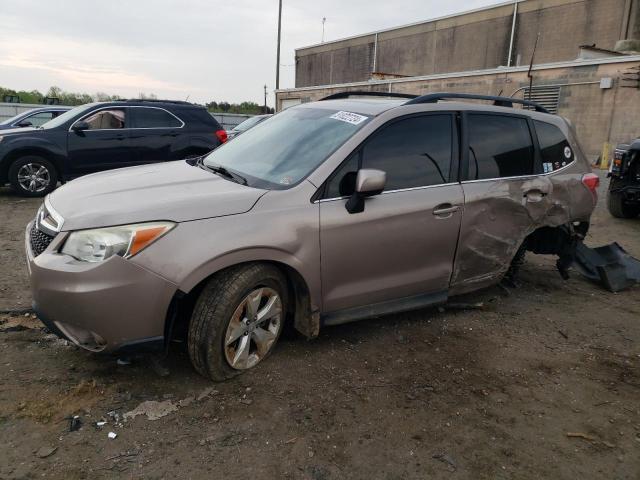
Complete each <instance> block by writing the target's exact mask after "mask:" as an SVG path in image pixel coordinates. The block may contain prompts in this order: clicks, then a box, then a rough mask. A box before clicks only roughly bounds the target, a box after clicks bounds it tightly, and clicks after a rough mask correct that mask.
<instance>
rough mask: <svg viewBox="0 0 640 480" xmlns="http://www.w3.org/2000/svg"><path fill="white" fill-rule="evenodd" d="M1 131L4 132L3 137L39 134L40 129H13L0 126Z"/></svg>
mask: <svg viewBox="0 0 640 480" xmlns="http://www.w3.org/2000/svg"><path fill="white" fill-rule="evenodd" d="M0 131H1V132H2V136H3V137H4V136H5V135H12V134H14V133H33V132H37V131H38V129H37V128H35V127H17V128H16V127H12V126H11V125H0Z"/></svg>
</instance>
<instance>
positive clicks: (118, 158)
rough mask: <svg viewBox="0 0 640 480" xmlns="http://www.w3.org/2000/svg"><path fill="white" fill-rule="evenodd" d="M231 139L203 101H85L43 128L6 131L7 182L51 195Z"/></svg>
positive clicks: (2, 136)
mask: <svg viewBox="0 0 640 480" xmlns="http://www.w3.org/2000/svg"><path fill="white" fill-rule="evenodd" d="M226 140H227V134H226V132H225V131H224V129H223V128H222V127H221V126H220V124H219V123H218V122H217V121H216V120H215V119H214V118H213V117H212V116H211V115H210V114H209V113H208V112H207V110H206V109H205V108H204V107H202V106H200V105H194V104H192V103H188V102H179V101H164V100H162V101H161V100H155V101H149V100H121V101H117V102H101V103H91V104H87V105H82V106H79V107H76V108H74V109H72V110H69V111H68V112H66V113H63V114H62V115H60V116H59V117H57V118H54V119H53V120H51V121H49V122H47V123H45V124H44V125H42V126H40V127H36V128H20V129H14V130H4V131H2V132H0V185H4V184H6V183H9V184H11V186H12V187H13V189H14V190H15V191H16V192H18V193H20V194H22V195H25V196H30V197H38V196H44V195H46V194H47V193H48V192H50V191H51V190H53V189H54V188H55V187H56V185H57V183H58V181H62V182H65V181H67V180H71V179H73V178H75V177H79V176H81V175H85V174H87V173H92V172H98V171H101V170H108V169H112V168H120V167H129V166H133V165H142V164H147V163H154V162H163V161H168V160H179V159H183V158H190V157H198V156H201V155H204V154H205V153H208V152H210V151H211V150H213V149H214V148H216V147H218V146H219V145H220V144H222V143H224V142H225V141H226Z"/></svg>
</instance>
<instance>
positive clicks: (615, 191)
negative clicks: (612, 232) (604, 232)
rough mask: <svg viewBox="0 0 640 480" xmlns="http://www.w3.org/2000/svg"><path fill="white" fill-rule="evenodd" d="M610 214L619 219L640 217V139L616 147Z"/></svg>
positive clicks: (609, 196) (608, 194)
mask: <svg viewBox="0 0 640 480" xmlns="http://www.w3.org/2000/svg"><path fill="white" fill-rule="evenodd" d="M608 176H609V178H610V179H611V180H609V191H608V192H607V206H608V207H609V212H610V213H611V215H613V216H614V217H618V218H635V217H637V216H638V215H640V138H638V139H636V140H635V141H633V142H630V143H628V144H620V145H618V146H617V147H616V149H615V152H614V155H613V162H611V165H610V166H609V175H608Z"/></svg>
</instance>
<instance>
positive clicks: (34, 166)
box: [18, 163, 51, 193]
mask: <svg viewBox="0 0 640 480" xmlns="http://www.w3.org/2000/svg"><path fill="white" fill-rule="evenodd" d="M18 183H19V184H20V187H21V188H22V189H24V190H25V191H27V192H31V193H37V192H42V191H44V190H45V189H46V188H47V187H48V186H49V184H50V183H51V174H50V173H49V170H48V169H47V167H45V166H44V165H41V164H39V163H25V164H24V165H22V166H21V167H20V169H19V170H18Z"/></svg>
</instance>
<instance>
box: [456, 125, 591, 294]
mask: <svg viewBox="0 0 640 480" xmlns="http://www.w3.org/2000/svg"><path fill="white" fill-rule="evenodd" d="M463 124H464V125H468V122H467V121H466V117H465V120H463ZM529 128H530V129H531V132H532V139H533V142H534V144H535V145H536V148H535V164H536V166H535V169H536V171H540V170H541V169H542V162H541V158H540V153H539V150H538V147H537V139H536V137H535V130H534V128H533V122H529ZM566 132H568V129H566ZM567 136H568V137H569V138H571V137H570V136H569V135H567ZM482 140H484V139H482ZM463 142H464V143H465V145H464V146H463V149H466V150H467V151H466V155H465V156H466V158H463V172H462V174H463V175H465V177H463V178H467V180H466V181H463V182H462V189H463V192H464V197H465V205H464V212H463V217H462V225H461V230H460V239H459V243H458V250H457V253H456V260H455V263H454V268H453V275H452V280H451V288H450V294H452V295H455V294H460V293H464V292H468V291H472V290H476V289H479V288H483V287H486V286H489V285H491V284H493V283H495V282H496V281H498V280H499V279H500V278H501V277H502V275H504V274H505V273H506V271H507V270H508V268H509V265H510V263H511V261H512V259H513V257H514V256H515V254H516V252H517V250H518V248H519V247H520V246H521V245H522V243H523V241H524V239H525V238H526V237H527V236H528V235H529V234H531V233H532V232H533V231H535V230H536V229H538V228H540V227H543V226H550V227H555V226H559V225H563V224H566V223H568V222H571V221H575V220H580V219H588V217H589V215H590V214H591V211H592V209H593V198H592V195H591V192H590V191H589V190H588V189H587V188H586V187H585V186H584V185H583V184H582V175H583V174H584V173H585V166H584V161H583V160H584V159H576V158H572V159H571V161H570V162H569V164H568V165H566V166H564V167H562V168H560V169H559V170H558V171H548V172H547V173H540V174H537V175H528V176H514V177H506V178H493V179H474V178H473V162H474V161H475V163H477V159H474V157H473V155H474V152H473V150H470V149H469V147H470V146H471V147H472V148H473V145H472V143H473V141H472V140H470V139H469V138H468V135H465V136H464V140H463ZM572 146H573V147H574V149H573V152H572V155H576V156H577V155H581V152H579V149H578V148H577V145H573V139H572ZM577 160H580V161H577ZM468 162H472V164H471V168H469V163H468ZM465 164H466V165H467V166H466V168H465V166H464V165H465Z"/></svg>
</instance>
